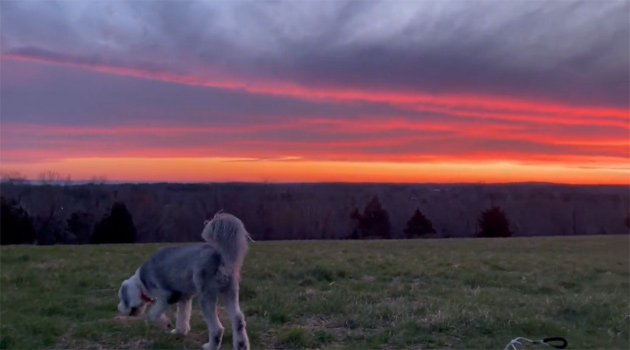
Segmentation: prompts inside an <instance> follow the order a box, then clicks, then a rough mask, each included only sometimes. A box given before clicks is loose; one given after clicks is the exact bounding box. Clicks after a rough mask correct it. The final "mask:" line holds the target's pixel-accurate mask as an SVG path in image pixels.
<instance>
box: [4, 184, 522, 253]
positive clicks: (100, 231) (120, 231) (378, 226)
mask: <svg viewBox="0 0 630 350" xmlns="http://www.w3.org/2000/svg"><path fill="white" fill-rule="evenodd" d="M0 201H1V206H2V208H1V214H0V244H2V245H8V244H42V245H46V244H55V243H62V244H63V243H66V244H68V243H70V244H86V243H90V244H101V243H134V242H136V234H137V230H136V226H135V224H134V221H133V217H132V215H131V213H130V212H129V210H128V209H127V206H126V205H125V203H123V202H114V203H113V204H112V206H111V208H110V210H109V211H108V213H107V214H105V215H104V216H103V217H102V218H100V219H99V220H98V221H97V222H96V223H94V222H93V216H92V215H91V214H90V213H87V212H74V213H72V214H71V215H70V217H69V218H68V219H67V220H66V222H65V223H64V224H62V225H57V226H54V225H51V223H50V222H46V220H43V221H44V222H42V224H41V225H40V229H39V230H36V229H35V224H34V222H33V218H32V217H31V215H30V214H29V213H28V212H27V211H26V210H25V209H24V208H22V206H21V205H20V204H19V203H18V202H17V201H16V200H12V199H7V198H4V197H0ZM350 218H351V219H352V220H353V221H354V223H355V226H354V228H353V230H352V232H350V233H349V234H348V235H347V236H346V237H341V238H344V239H391V238H392V235H391V225H390V221H389V214H388V212H387V211H386V210H385V209H384V208H383V206H382V205H381V202H380V200H379V198H378V197H377V196H374V197H373V198H372V199H371V200H370V201H369V202H368V203H367V204H366V206H365V208H364V209H363V212H362V213H361V212H359V210H358V209H357V208H355V209H354V210H353V211H352V212H351V213H350ZM478 227H479V229H478V232H477V234H476V236H477V237H510V236H511V235H512V231H511V229H510V223H509V220H508V219H507V217H506V215H505V213H504V212H503V210H501V208H499V207H497V206H495V207H492V208H489V209H487V210H485V211H483V212H482V213H481V214H480V216H479V219H478ZM434 237H437V236H436V231H435V229H434V228H433V224H432V223H431V221H430V220H429V219H428V218H427V217H426V216H425V215H424V214H423V213H422V212H421V211H420V210H419V209H416V210H415V212H414V213H413V215H412V216H411V218H409V220H408V221H407V224H406V228H405V230H404V238H409V239H410V238H434Z"/></svg>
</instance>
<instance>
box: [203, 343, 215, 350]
mask: <svg viewBox="0 0 630 350" xmlns="http://www.w3.org/2000/svg"><path fill="white" fill-rule="evenodd" d="M201 349H203V350H217V347H216V346H215V345H214V344H212V343H210V342H208V343H205V344H203V345H202V346H201Z"/></svg>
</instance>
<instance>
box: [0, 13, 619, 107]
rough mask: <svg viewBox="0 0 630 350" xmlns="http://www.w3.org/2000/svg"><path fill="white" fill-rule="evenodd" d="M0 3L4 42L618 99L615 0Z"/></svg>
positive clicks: (313, 78)
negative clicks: (576, 0)
mask: <svg viewBox="0 0 630 350" xmlns="http://www.w3.org/2000/svg"><path fill="white" fill-rule="evenodd" d="M0 6H1V10H2V11H1V12H2V18H1V19H2V28H1V29H2V47H1V48H2V52H3V53H5V54H6V53H21V54H24V55H40V56H41V55H44V56H47V57H48V58H50V59H54V60H68V61H73V62H78V63H84V64H85V63H88V64H105V65H115V66H122V67H133V68H137V67H142V68H144V69H148V70H158V71H159V70H163V71H169V72H185V73H192V74H197V75H208V76H213V75H217V74H225V75H230V76H236V77H241V78H246V79H270V80H278V81H282V82H294V83H298V84H302V85H307V86H322V87H330V86H335V87H352V88H362V89H377V90H380V89H386V90H401V91H422V92H428V93H437V94H443V93H444V94H449V93H451V94H485V95H500V96H511V97H522V98H531V99H537V100H539V99H547V100H556V101H561V102H566V103H572V104H591V105H610V106H627V105H628V96H629V85H630V83H629V79H630V78H629V52H630V48H629V41H630V39H629V38H630V29H629V28H630V21H629V18H628V13H630V2H628V1H613V0H609V1H580V2H574V1H550V2H545V1H405V2H403V1H390V2H342V1H330V2H321V1H317V2H302V1H300V2H183V1H158V2H144V1H142V2H122V1H114V2H79V1H54V2H53V1H32V2H31V1H26V2H13V1H3V2H1V3H0Z"/></svg>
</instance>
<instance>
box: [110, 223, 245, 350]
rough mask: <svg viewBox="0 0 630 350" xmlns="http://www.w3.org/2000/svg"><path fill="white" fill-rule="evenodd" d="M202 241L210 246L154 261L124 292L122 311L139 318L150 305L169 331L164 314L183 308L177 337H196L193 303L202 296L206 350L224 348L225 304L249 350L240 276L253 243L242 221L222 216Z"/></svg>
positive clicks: (169, 251) (174, 251)
mask: <svg viewBox="0 0 630 350" xmlns="http://www.w3.org/2000/svg"><path fill="white" fill-rule="evenodd" d="M201 237H203V239H204V240H206V242H207V243H204V244H197V245H190V246H184V247H173V248H165V249H162V250H160V251H159V252H157V253H156V254H155V255H153V256H152V257H151V258H150V259H149V260H148V261H147V262H145V263H144V264H143V265H142V266H140V268H139V269H138V270H136V273H135V274H134V275H133V276H131V277H130V278H129V279H127V280H125V281H124V282H123V283H122V285H121V286H120V290H119V291H118V297H119V298H120V303H119V304H118V310H119V311H120V313H121V314H123V315H129V316H137V315H139V314H141V313H142V312H144V309H145V307H146V306H147V304H150V303H154V305H153V307H151V309H150V310H149V312H148V314H147V315H148V318H149V319H150V320H152V321H156V322H159V323H162V325H166V324H167V323H168V317H166V315H165V314H164V312H165V311H166V309H167V308H168V306H169V304H175V303H177V322H176V325H175V329H174V330H173V331H172V333H176V334H182V335H186V334H187V333H188V332H189V331H190V312H191V303H192V297H193V296H194V295H199V303H200V305H201V309H202V311H203V316H204V318H205V320H206V323H207V324H208V332H209V338H210V339H209V341H208V342H207V343H206V344H204V345H203V349H204V350H210V349H212V350H214V349H218V348H219V347H220V346H221V340H222V339H223V326H222V325H221V322H220V321H219V318H218V317H217V310H216V304H217V300H218V299H219V298H220V299H221V301H222V302H223V303H224V304H225V307H226V309H227V312H228V314H229V316H230V320H231V321H232V332H233V334H234V336H233V340H234V342H233V345H234V349H239V350H240V349H244V350H248V349H249V339H248V337H247V332H246V330H245V318H244V316H243V313H242V312H241V309H240V306H239V301H238V288H239V280H240V270H241V266H242V265H243V260H244V259H245V255H246V254H247V249H248V241H249V240H251V238H250V236H249V233H248V232H247V231H246V230H245V226H244V225H243V223H242V222H241V220H239V219H238V218H237V217H235V216H233V215H230V214H227V213H217V214H216V215H215V216H214V217H213V218H212V220H210V221H206V222H205V227H204V229H203V232H202V233H201Z"/></svg>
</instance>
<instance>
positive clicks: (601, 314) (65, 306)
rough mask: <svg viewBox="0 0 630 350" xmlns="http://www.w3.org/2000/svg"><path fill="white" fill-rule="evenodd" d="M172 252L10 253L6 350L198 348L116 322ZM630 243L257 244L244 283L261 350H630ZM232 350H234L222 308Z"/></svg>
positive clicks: (134, 248) (140, 248)
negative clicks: (566, 349) (155, 257)
mask: <svg viewBox="0 0 630 350" xmlns="http://www.w3.org/2000/svg"><path fill="white" fill-rule="evenodd" d="M161 246H164V245H158V244H147V245H103V246H53V247H30V246H12V247H2V248H1V249H0V253H1V263H2V265H1V273H0V276H1V280H0V281H1V283H2V284H1V290H0V291H1V296H0V310H1V314H0V316H1V319H0V330H1V334H0V348H7V349H11V348H20V349H35V348H73V349H74V348H129V349H162V348H179V349H181V348H184V349H199V348H200V347H201V344H203V343H204V342H206V341H207V340H206V339H207V330H206V328H205V324H204V322H203V321H202V317H201V314H200V311H199V308H198V305H197V303H195V304H194V312H193V318H192V331H191V334H189V335H188V336H187V337H185V338H182V337H175V336H171V335H170V334H166V333H163V332H162V331H160V330H159V329H158V328H157V327H155V326H153V325H151V324H148V323H147V322H146V321H144V320H136V321H127V322H122V321H120V320H116V319H115V318H114V317H115V316H116V304H117V296H116V292H117V289H118V286H119V285H120V282H121V281H122V280H123V279H125V278H127V277H128V276H129V275H130V274H132V273H133V272H134V271H135V269H136V268H137V267H138V266H139V265H140V264H141V263H142V261H144V259H146V258H147V257H148V256H149V255H150V254H151V253H152V252H154V251H156V250H157V249H158V248H159V247H161ZM628 250H629V236H600V237H566V238H565V237H562V238H561V237H553V238H518V239H494V240H492V239H460V240H412V241H362V242H361V241H315V242H313V241H311V242H308V241H304V242H259V243H254V244H253V246H252V249H251V250H250V254H249V256H248V258H247V260H246V263H245V267H244V271H243V279H242V283H241V299H242V300H241V305H242V308H243V311H244V313H245V315H246V317H247V320H248V330H249V334H250V338H251V340H252V347H253V348H267V349H268V348H283V349H292V348H325V349H331V348H332V349H340V348H343V349H346V348H349V349H367V348H387V349H399V348H414V349H417V348H467V349H470V348H483V349H503V347H504V346H505V344H506V343H507V342H508V341H509V340H510V339H512V338H515V337H517V336H526V337H531V338H540V337H546V336H564V337H566V338H567V339H568V340H569V346H570V348H573V349H586V348H605V349H628V348H630V340H629V327H630V300H629V298H630V296H629V295H630V294H629V293H630V289H629V278H630V274H629V251H628ZM220 313H221V319H222V321H223V324H224V325H225V326H226V336H225V338H224V345H223V348H224V349H228V348H230V347H231V331H230V330H229V322H228V320H227V318H226V315H225V312H223V310H221V311H220Z"/></svg>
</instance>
